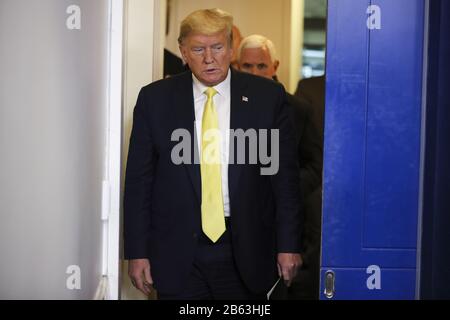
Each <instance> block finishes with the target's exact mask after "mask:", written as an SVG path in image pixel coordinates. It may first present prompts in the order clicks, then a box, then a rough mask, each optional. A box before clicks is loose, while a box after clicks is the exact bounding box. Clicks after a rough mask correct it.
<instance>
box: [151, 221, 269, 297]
mask: <svg viewBox="0 0 450 320" xmlns="http://www.w3.org/2000/svg"><path fill="white" fill-rule="evenodd" d="M226 225H227V230H226V231H225V233H224V234H223V235H222V236H221V237H220V239H219V240H217V242H216V243H213V242H212V241H210V240H209V238H207V237H206V235H204V234H202V235H201V236H200V238H199V243H198V248H197V252H196V256H195V258H194V263H193V265H192V269H191V272H190V274H189V278H188V279H187V284H186V287H185V289H184V290H183V291H182V292H180V293H179V294H164V293H162V292H158V299H159V300H262V299H264V296H261V295H254V294H252V293H251V292H250V291H249V290H248V289H247V288H246V286H245V285H244V283H243V281H242V279H241V278H240V276H239V272H238V270H237V268H236V265H235V262H234V258H233V250H232V245H231V231H230V223H229V219H226Z"/></svg>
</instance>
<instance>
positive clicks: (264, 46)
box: [238, 35, 323, 299]
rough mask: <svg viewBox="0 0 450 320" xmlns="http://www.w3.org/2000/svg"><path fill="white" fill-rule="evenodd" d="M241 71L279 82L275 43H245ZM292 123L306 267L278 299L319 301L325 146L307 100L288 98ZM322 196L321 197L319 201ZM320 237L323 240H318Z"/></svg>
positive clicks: (257, 40)
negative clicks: (321, 203)
mask: <svg viewBox="0 0 450 320" xmlns="http://www.w3.org/2000/svg"><path fill="white" fill-rule="evenodd" d="M238 62H239V68H240V70H241V71H244V72H248V73H252V74H254V75H258V76H261V77H265V78H268V79H273V80H275V81H277V78H276V72H277V69H278V66H279V61H278V60H277V58H276V49H275V46H274V44H273V42H272V41H271V40H270V39H268V38H266V37H264V36H261V35H251V36H248V37H246V38H244V39H243V41H242V43H241V45H240V47H239V50H238ZM287 101H288V104H289V107H290V108H289V111H290V119H291V120H292V123H293V126H294V128H295V131H296V146H297V150H298V158H297V159H298V161H299V166H300V177H301V179H300V181H301V196H302V199H304V201H303V203H304V206H303V211H304V222H303V230H302V238H303V239H302V240H303V241H302V253H303V254H302V257H303V261H304V264H303V267H302V269H301V270H300V271H299V274H298V276H297V278H296V279H295V280H294V284H293V286H292V287H291V288H290V289H289V290H286V289H287V288H284V289H285V290H277V291H275V292H274V294H273V298H274V299H280V298H282V299H293V298H298V299H300V298H301V299H315V298H317V297H318V287H319V283H318V279H319V263H318V261H317V260H318V253H319V252H320V250H319V251H318V250H316V249H317V248H319V249H320V224H321V222H320V216H321V215H320V212H321V211H320V208H318V205H319V204H320V201H321V199H320V194H319V193H318V192H317V191H316V190H318V189H319V188H320V187H321V183H322V179H321V177H322V158H323V150H322V142H321V139H322V138H321V133H320V127H319V125H318V123H317V119H316V118H315V117H316V115H315V114H314V109H313V107H312V105H311V104H310V103H308V102H307V101H306V100H304V99H299V98H297V97H294V96H292V95H290V94H287ZM318 195H319V197H318ZM318 235H319V236H318Z"/></svg>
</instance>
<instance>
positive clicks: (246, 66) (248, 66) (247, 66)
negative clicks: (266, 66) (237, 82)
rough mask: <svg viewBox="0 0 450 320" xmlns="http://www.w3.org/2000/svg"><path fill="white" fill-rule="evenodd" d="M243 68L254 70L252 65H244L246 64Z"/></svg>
mask: <svg viewBox="0 0 450 320" xmlns="http://www.w3.org/2000/svg"><path fill="white" fill-rule="evenodd" d="M242 67H243V68H244V69H251V68H252V65H251V64H250V63H244V64H243V65H242Z"/></svg>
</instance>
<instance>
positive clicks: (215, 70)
mask: <svg viewBox="0 0 450 320" xmlns="http://www.w3.org/2000/svg"><path fill="white" fill-rule="evenodd" d="M218 71H219V69H217V68H210V69H206V70H205V71H204V73H206V74H215V73H217V72H218Z"/></svg>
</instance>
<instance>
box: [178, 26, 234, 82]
mask: <svg viewBox="0 0 450 320" xmlns="http://www.w3.org/2000/svg"><path fill="white" fill-rule="evenodd" d="M180 51H181V54H182V55H183V58H184V60H185V61H186V62H187V64H188V65H189V68H190V69H191V71H192V73H193V74H194V75H195V76H196V77H197V79H198V80H200V82H202V83H203V84H204V85H206V86H209V87H212V86H215V85H217V84H219V83H221V82H222V81H223V80H225V78H226V77H227V75H228V69H229V68H230V62H231V57H232V56H233V49H232V48H231V47H230V44H229V40H228V37H227V32H226V31H222V32H218V33H216V34H213V35H209V36H208V35H204V34H199V33H194V34H190V35H188V36H187V37H186V38H185V39H184V40H183V43H182V45H181V46H180Z"/></svg>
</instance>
